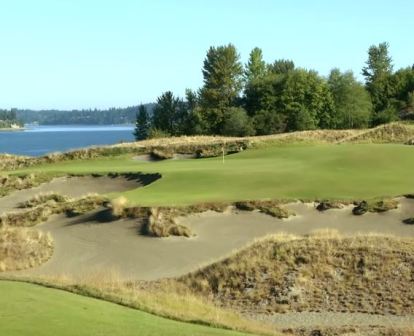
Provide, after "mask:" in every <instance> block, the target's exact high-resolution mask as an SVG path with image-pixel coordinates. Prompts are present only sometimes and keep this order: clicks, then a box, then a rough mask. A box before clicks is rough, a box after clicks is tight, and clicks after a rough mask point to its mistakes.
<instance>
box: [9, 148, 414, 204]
mask: <svg viewBox="0 0 414 336" xmlns="http://www.w3.org/2000/svg"><path fill="white" fill-rule="evenodd" d="M413 167H414V146H406V145H391V144H342V145H333V144H323V145H321V144H317V145H316V144H300V145H298V144H289V145H269V146H266V147H264V148H258V149H250V150H247V151H245V152H242V153H238V154H234V155H229V156H226V157H225V159H224V162H223V158H222V157H216V158H208V159H197V160H194V159H193V160H191V159H188V160H166V161H159V162H142V161H138V160H134V159H133V158H132V157H131V156H125V155H124V156H117V157H110V158H100V159H95V160H84V161H82V160H78V161H66V162H60V163H53V164H47V165H42V166H37V167H31V168H27V169H23V170H19V171H15V172H10V173H16V172H17V173H28V172H37V171H38V172H49V173H62V172H63V173H75V174H88V173H109V172H143V173H160V174H161V175H162V178H161V179H159V180H157V181H156V182H154V183H152V184H150V185H147V186H145V187H143V188H138V189H134V190H129V191H126V192H122V193H113V194H111V195H110V196H113V197H115V196H119V195H124V196H125V197H127V199H128V200H129V201H130V202H131V203H133V204H140V205H169V206H173V205H187V204H193V203H200V202H221V201H239V200H248V199H255V200H259V199H286V200H292V199H304V200H315V199H336V200H359V199H372V198H380V197H392V196H399V195H402V194H405V193H412V192H413V191H414V174H412V169H413Z"/></svg>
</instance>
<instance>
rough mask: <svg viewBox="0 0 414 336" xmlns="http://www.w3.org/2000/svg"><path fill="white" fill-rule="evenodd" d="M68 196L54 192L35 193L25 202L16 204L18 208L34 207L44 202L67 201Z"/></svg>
mask: <svg viewBox="0 0 414 336" xmlns="http://www.w3.org/2000/svg"><path fill="white" fill-rule="evenodd" d="M68 201H69V198H68V197H66V196H62V195H60V194H56V193H45V194H42V193H41V194H37V195H35V196H33V197H32V198H30V199H28V200H27V201H25V202H22V203H20V204H19V205H18V207H19V208H22V209H24V208H34V207H36V206H38V205H41V204H45V203H52V204H53V203H65V202H68Z"/></svg>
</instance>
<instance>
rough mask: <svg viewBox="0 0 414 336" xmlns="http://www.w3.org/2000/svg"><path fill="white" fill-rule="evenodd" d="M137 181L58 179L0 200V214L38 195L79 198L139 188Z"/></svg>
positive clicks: (118, 178)
mask: <svg viewBox="0 0 414 336" xmlns="http://www.w3.org/2000/svg"><path fill="white" fill-rule="evenodd" d="M140 186H141V184H140V183H139V181H137V180H128V179H126V178H124V177H115V178H111V177H108V176H100V177H92V176H80V177H59V178H55V179H53V180H52V181H50V182H47V183H43V184H41V185H40V186H37V187H35V188H31V189H25V190H18V191H14V192H12V193H11V194H10V195H7V196H5V197H1V198H0V214H1V213H3V212H7V211H11V210H16V207H17V206H18V204H19V203H21V202H24V201H26V200H28V199H30V198H32V197H33V196H35V195H37V194H40V193H48V192H56V193H58V194H61V195H66V196H69V197H81V196H84V195H87V194H90V193H97V194H105V193H110V192H117V191H124V190H129V189H134V188H138V187H140Z"/></svg>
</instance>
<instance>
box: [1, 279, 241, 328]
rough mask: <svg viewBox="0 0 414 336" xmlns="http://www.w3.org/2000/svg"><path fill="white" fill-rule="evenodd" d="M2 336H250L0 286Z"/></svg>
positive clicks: (48, 291)
mask: <svg viewBox="0 0 414 336" xmlns="http://www.w3.org/2000/svg"><path fill="white" fill-rule="evenodd" d="M0 335H8V336H18V335H37V336H49V335H50V336H55V335H60V336H65V335H68V336H69V335H77V336H82V335H85V336H86V335H87V336H89V335H100V336H106V335H108V336H112V335H122V336H128V335H140V336H158V335H165V336H169V335H170V336H176V335H184V336H185V335H192V336H195V335H197V336H198V335H200V336H213V335H229V336H236V335H245V334H241V333H237V332H232V331H227V330H223V329H216V328H211V327H206V326H200V325H195V324H190V323H183V322H177V321H172V320H168V319H165V318H161V317H157V316H154V315H151V314H148V313H144V312H141V311H139V310H135V309H131V308H126V307H123V306H120V305H117V304H114V303H109V302H106V301H101V300H97V299H93V298H89V297H84V296H80V295H76V294H72V293H68V292H65V291H62V290H57V289H52V288H46V287H41V286H38V285H33V284H27V283H21V282H10V281H0Z"/></svg>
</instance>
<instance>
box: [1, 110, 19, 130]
mask: <svg viewBox="0 0 414 336" xmlns="http://www.w3.org/2000/svg"><path fill="white" fill-rule="evenodd" d="M11 125H19V126H20V125H21V123H20V122H19V121H18V120H17V113H16V109H11V110H0V128H10V127H11Z"/></svg>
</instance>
